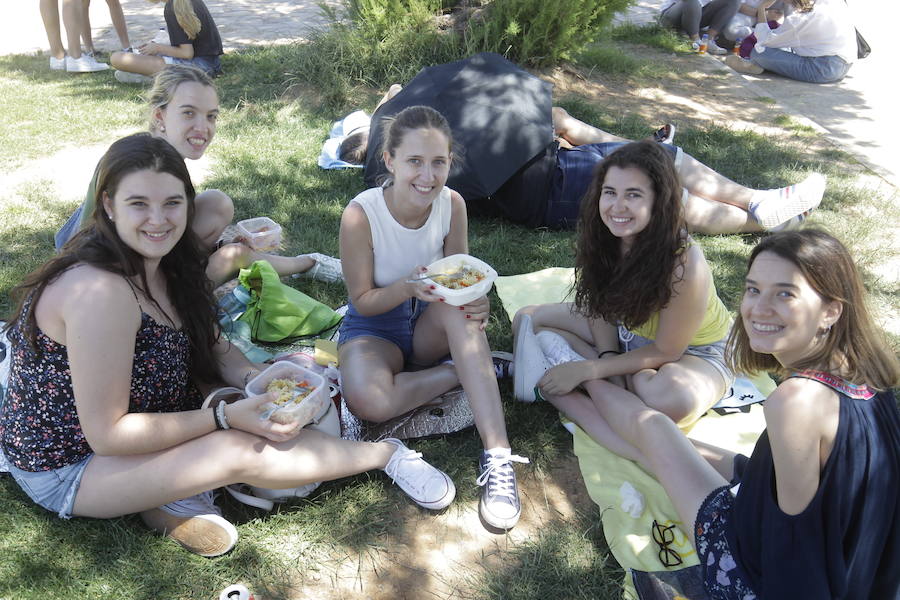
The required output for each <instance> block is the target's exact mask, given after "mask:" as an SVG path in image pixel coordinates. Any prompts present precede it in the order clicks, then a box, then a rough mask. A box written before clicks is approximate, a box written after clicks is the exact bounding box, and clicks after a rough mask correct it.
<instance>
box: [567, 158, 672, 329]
mask: <svg viewBox="0 0 900 600" xmlns="http://www.w3.org/2000/svg"><path fill="white" fill-rule="evenodd" d="M613 167H619V168H620V169H624V168H628V167H634V168H636V169H639V170H640V171H642V172H643V173H644V174H645V175H646V176H647V177H648V178H649V179H650V181H651V182H652V184H653V194H654V200H653V207H652V212H651V216H650V222H649V223H648V224H647V227H646V228H645V229H644V230H643V231H641V232H640V233H638V234H637V236H636V237H635V240H634V243H633V244H632V245H631V248H630V250H629V251H628V253H626V254H624V255H623V254H622V246H621V240H620V239H619V238H617V237H616V236H614V235H613V234H612V233H611V232H610V231H609V229H608V228H607V227H606V225H604V224H603V221H602V220H601V219H600V206H599V204H600V194H601V192H602V189H603V183H604V181H605V180H606V174H607V173H608V172H609V170H610V169H611V168H613ZM681 194H682V192H681V181H680V179H679V178H678V173H677V172H676V170H675V164H674V162H673V161H672V157H671V156H670V155H669V153H668V152H667V151H666V150H665V149H663V147H662V146H660V145H659V144H657V143H656V142H651V141H640V142H631V143H629V144H626V145H624V146H622V147H621V148H619V149H617V150H616V151H614V152H613V153H611V154H610V155H609V156H607V157H606V158H605V159H603V161H602V162H601V163H600V164H599V165H597V168H596V170H595V171H594V178H593V180H592V181H591V185H590V187H589V188H588V191H587V194H585V196H584V198H583V199H582V201H581V215H580V218H579V221H578V236H577V250H576V257H575V275H576V276H575V286H574V287H575V306H576V308H577V309H578V311H579V312H581V313H582V314H584V315H586V316H588V317H590V318H602V319H603V320H604V321H606V322H607V323H613V324H618V323H621V324H623V325H625V326H626V327H628V328H633V327H636V326H638V325H640V324H641V323H644V322H646V321H647V320H648V319H649V318H650V316H651V315H652V314H653V313H655V312H657V311H659V310H661V309H663V308H665V306H666V305H667V304H668V303H669V300H670V299H671V298H672V281H673V279H672V276H673V273H675V272H676V269H678V267H679V266H680V265H682V264H683V263H684V252H683V250H684V248H685V245H686V243H687V225H686V223H685V220H684V208H683V207H682V202H681Z"/></svg>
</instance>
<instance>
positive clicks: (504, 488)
mask: <svg viewBox="0 0 900 600" xmlns="http://www.w3.org/2000/svg"><path fill="white" fill-rule="evenodd" d="M514 462H517V463H523V464H528V463H529V462H531V461H529V460H528V459H527V458H525V457H524V456H519V455H517V454H510V455H509V456H493V455H490V456H488V459H487V463H486V464H485V465H484V471H482V472H481V475H479V476H478V479H476V480H475V483H477V484H478V485H481V486H483V485H487V486H488V494H489V495H491V496H505V497H507V498H512V499H515V497H516V484H515V481H516V474H515V472H514V471H513V466H512V463H514Z"/></svg>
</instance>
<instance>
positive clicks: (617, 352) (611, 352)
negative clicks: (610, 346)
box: [597, 350, 622, 358]
mask: <svg viewBox="0 0 900 600" xmlns="http://www.w3.org/2000/svg"><path fill="white" fill-rule="evenodd" d="M607 354H622V353H621V352H619V351H618V350H604V351H603V352H601V353H600V355H599V356H598V357H597V358H603V357H604V356H606V355H607Z"/></svg>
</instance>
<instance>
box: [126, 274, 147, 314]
mask: <svg viewBox="0 0 900 600" xmlns="http://www.w3.org/2000/svg"><path fill="white" fill-rule="evenodd" d="M122 279H124V280H125V283H127V284H128V287H129V288H131V293H132V294H134V301H135V302H137V305H138V308H139V309H140V310H141V317H143V316H144V314H145V313H146V312H147V311H145V310H144V305H143V304H141V299H140V298H139V297H138V294H137V290H136V289H134V284H133V283H131V280H130V279H128V278H127V277H123V278H122Z"/></svg>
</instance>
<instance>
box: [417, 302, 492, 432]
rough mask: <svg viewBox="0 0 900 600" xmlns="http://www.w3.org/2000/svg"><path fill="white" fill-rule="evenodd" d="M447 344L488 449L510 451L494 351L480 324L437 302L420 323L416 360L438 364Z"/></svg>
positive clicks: (455, 308)
mask: <svg viewBox="0 0 900 600" xmlns="http://www.w3.org/2000/svg"><path fill="white" fill-rule="evenodd" d="M441 340H446V344H447V345H448V346H449V347H450V355H451V356H452V357H453V362H454V364H455V367H456V373H457V376H458V377H459V382H460V384H462V387H463V389H464V390H465V391H466V396H467V397H468V398H469V406H470V407H471V408H472V413H473V415H474V416H475V427H477V428H478V435H479V436H480V437H481V442H482V444H483V445H484V448H485V449H492V448H509V447H510V446H509V439H508V438H507V436H506V419H505V417H504V415H503V405H502V403H501V401H500V388H499V387H498V386H497V377H496V375H495V374H494V366H493V361H492V359H491V348H490V346H489V345H488V341H487V335H486V334H485V333H484V331H481V329H480V324H479V323H478V322H477V321H472V320H469V319H466V318H465V315H464V314H463V312H462V311H460V310H459V308H458V307H456V306H448V305H446V304H443V303H439V302H433V303H432V305H431V306H429V307H428V310H426V311H425V313H424V314H423V315H422V317H421V318H420V319H419V322H418V323H416V331H415V334H414V337H413V357H414V358H416V359H418V358H420V357H422V358H424V359H425V360H426V361H428V360H429V359H431V360H436V359H437V358H440V356H441V354H437V353H436V352H435V349H436V348H440V346H441V344H440V342H441Z"/></svg>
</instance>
